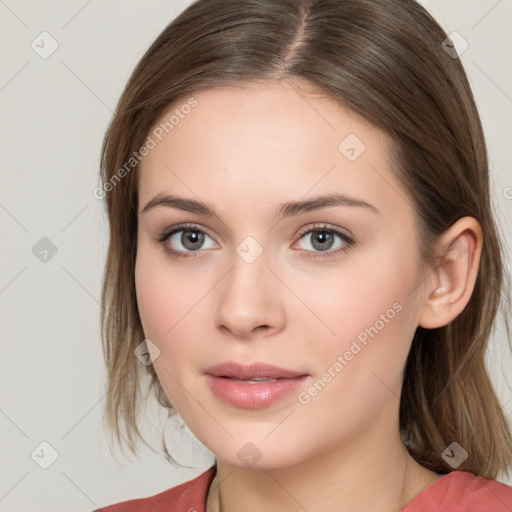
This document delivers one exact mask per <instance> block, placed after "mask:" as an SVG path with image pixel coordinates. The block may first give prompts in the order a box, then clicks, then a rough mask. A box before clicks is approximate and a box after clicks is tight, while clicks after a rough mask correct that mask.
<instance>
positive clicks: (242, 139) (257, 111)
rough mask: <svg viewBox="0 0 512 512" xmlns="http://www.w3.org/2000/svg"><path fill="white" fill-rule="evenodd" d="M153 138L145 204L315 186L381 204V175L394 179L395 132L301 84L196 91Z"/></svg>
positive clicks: (293, 192) (272, 196)
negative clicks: (172, 197)
mask: <svg viewBox="0 0 512 512" xmlns="http://www.w3.org/2000/svg"><path fill="white" fill-rule="evenodd" d="M191 98H192V99H193V100H194V102H195V106H194V107H193V108H188V107H187V108H184V107H183V106H186V105H189V104H194V103H191V101H190V100H191ZM171 117H173V119H172V122H170V121H171ZM155 133H157V134H159V137H157V136H155ZM150 136H151V137H152V138H153V139H154V141H155V143H156V144H155V147H154V148H153V149H152V150H151V151H150V152H149V154H148V155H147V156H145V157H144V159H143V160H142V161H141V164H140V172H139V199H140V204H141V208H142V207H143V206H144V204H145V202H146V201H148V200H149V199H151V198H152V197H153V196H155V195H157V194H158V193H161V192H169V193H171V192H172V193H181V194H182V195H187V196H188V197H192V196H193V195H195V196H198V197H200V198H205V199H207V200H208V201H211V202H215V197H217V196H218V197H219V198H221V199H222V200H225V199H226V196H227V195H230V194H231V195H233V196H234V199H237V202H238V203H243V204H246V205H249V204H251V203H252V204H254V206H256V204H257V203H259V204H262V203H277V202H280V201H282V200H289V199H298V198H301V197H303V196H304V195H306V194H307V193H308V191H311V192H312V193H315V194H317V193H325V192H332V191H339V192H342V193H346V194H353V195H356V194H360V193H361V192H362V191H365V196H366V199H373V200H374V201H376V200H377V199H378V198H377V196H378V195H381V196H382V194H383V191H382V185H383V181H382V177H384V178H387V179H389V180H392V179H393V177H392V176H391V170H390V165H389V163H388V156H389V139H388V138H387V136H386V135H385V134H384V133H383V132H382V131H381V130H380V129H379V128H377V127H376V126H373V125H371V124H370V123H369V122H367V121H366V120H364V119H363V118H361V117H360V116H358V115H357V114H356V113H354V112H353V111H351V110H349V109H348V108H346V107H343V106H341V105H339V104H338V103H336V102H335V101H334V100H332V99H330V98H327V97H326V96H325V95H323V94H321V93H320V92H318V91H316V90H315V89H313V88H312V87H311V86H310V85H308V84H304V83H303V82H302V83H299V82H290V81H280V82H266V83H258V84H247V85H244V86H229V87H219V88H214V89H208V90H204V91H201V92H197V93H194V94H193V95H191V96H190V97H184V98H183V99H182V100H181V101H179V102H177V104H176V105H174V106H173V107H172V109H170V110H169V111H168V112H166V113H165V114H164V115H163V116H162V117H161V119H160V120H159V121H158V122H157V123H156V124H155V126H154V127H153V129H152V131H151V134H150ZM354 156H355V157H356V158H354ZM379 187H380V190H378V189H379ZM395 195H396V192H395ZM384 199H385V198H384ZM382 201H383V199H382V198H381V200H380V202H381V203H382ZM384 202H385V201H384Z"/></svg>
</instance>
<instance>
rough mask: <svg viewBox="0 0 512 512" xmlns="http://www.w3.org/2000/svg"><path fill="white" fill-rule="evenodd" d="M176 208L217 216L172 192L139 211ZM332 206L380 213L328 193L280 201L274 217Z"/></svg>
mask: <svg viewBox="0 0 512 512" xmlns="http://www.w3.org/2000/svg"><path fill="white" fill-rule="evenodd" d="M161 206H163V207H167V208H176V209H178V210H183V211H186V212H190V213H196V214H198V215H205V216H209V217H214V216H217V213H216V212H215V208H214V207H213V205H211V204H207V203H203V202H201V201H196V200H195V199H186V198H182V197H178V196H175V195H172V194H164V193H160V194H158V195H156V196H155V197H154V198H153V199H151V201H149V202H148V203H147V204H146V206H144V208H143V209H142V211H141V214H142V213H146V212H148V211H150V210H152V209H154V208H157V207H161ZM332 206H356V207H362V208H366V209H368V210H370V211H372V212H373V213H380V211H379V210H378V209H377V208H376V207H375V206H373V205H372V204H370V203H367V202H366V201H363V200H362V199H357V198H355V197H351V196H347V195H344V194H328V195H322V196H315V197H311V198H309V199H305V200H301V201H289V202H286V203H282V204H281V205H280V206H279V208H278V210H277V212H276V217H277V218H279V219H283V218H285V217H291V216H293V215H299V214H301V213H306V212H311V211H316V210H320V209H322V208H329V207H332Z"/></svg>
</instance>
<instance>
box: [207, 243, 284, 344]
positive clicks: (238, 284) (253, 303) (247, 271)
mask: <svg viewBox="0 0 512 512" xmlns="http://www.w3.org/2000/svg"><path fill="white" fill-rule="evenodd" d="M264 254H265V253H263V254H261V255H260V256H259V257H258V258H257V259H256V260H255V261H252V262H248V261H246V260H244V259H243V257H241V256H239V254H237V253H236V252H235V253H234V255H233V266H232V268H231V269H230V271H229V272H228V273H227V275H226V276H225V278H224V279H223V280H222V282H221V283H220V284H219V286H218V287H216V288H217V295H216V297H215V304H216V309H215V315H214V321H215V324H216V326H217V327H218V328H219V329H220V330H222V331H224V334H229V335H230V336H232V337H233V338H237V339H242V340H249V339H251V338H254V337H255V336H258V335H264V333H267V334H266V335H270V334H272V333H275V332H278V331H280V330H282V329H283V327H284V324H285V308H284V303H283V299H285V297H283V285H282V283H281V282H280V281H279V279H277V278H276V277H275V274H274V272H275V271H274V272H272V271H271V270H270V269H269V268H268V267H267V261H266V258H265V256H264Z"/></svg>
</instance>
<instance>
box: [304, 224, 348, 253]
mask: <svg viewBox="0 0 512 512" xmlns="http://www.w3.org/2000/svg"><path fill="white" fill-rule="evenodd" d="M300 239H301V240H302V239H305V240H307V244H306V245H309V246H310V247H312V249H309V248H306V249H305V252H306V253H310V254H306V257H308V258H327V257H331V256H334V255H335V254H337V253H339V252H345V251H348V250H349V249H350V248H351V247H353V246H354V245H355V241H354V240H353V239H352V238H351V237H349V236H348V235H347V234H345V233H343V232H342V231H340V230H339V229H336V228H334V227H331V226H328V225H325V224H322V225H317V226H313V228H310V229H309V230H308V231H306V232H305V233H303V234H302V236H301V237H300ZM336 239H338V243H336Z"/></svg>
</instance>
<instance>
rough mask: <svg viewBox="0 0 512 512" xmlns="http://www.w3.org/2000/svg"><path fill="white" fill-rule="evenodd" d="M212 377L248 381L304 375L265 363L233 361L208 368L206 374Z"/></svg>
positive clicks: (291, 377)
mask: <svg viewBox="0 0 512 512" xmlns="http://www.w3.org/2000/svg"><path fill="white" fill-rule="evenodd" d="M205 373H207V374H208V375H212V376H213V377H229V378H233V379H240V380H250V379H253V378H269V379H293V378H296V377H301V376H303V375H306V374H305V373H302V372H296V371H293V370H288V369H286V368H280V367H279V366H274V365H272V364H267V363H261V362H256V363H237V362H235V361H226V362H224V363H220V364H217V365H215V366H212V367H211V368H208V370H206V372H205Z"/></svg>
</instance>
